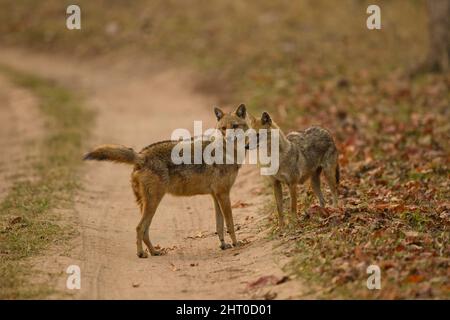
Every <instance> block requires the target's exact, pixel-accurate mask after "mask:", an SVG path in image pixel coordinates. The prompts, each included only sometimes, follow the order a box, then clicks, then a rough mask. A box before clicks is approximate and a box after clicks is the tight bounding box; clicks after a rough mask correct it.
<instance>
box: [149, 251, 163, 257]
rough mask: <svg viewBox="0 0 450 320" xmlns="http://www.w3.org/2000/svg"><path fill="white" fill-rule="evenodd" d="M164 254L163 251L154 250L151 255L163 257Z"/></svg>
mask: <svg viewBox="0 0 450 320" xmlns="http://www.w3.org/2000/svg"><path fill="white" fill-rule="evenodd" d="M163 254H164V252H163V251H161V250H153V251H152V252H151V255H152V256H162V255H163Z"/></svg>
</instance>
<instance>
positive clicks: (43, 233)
mask: <svg viewBox="0 0 450 320" xmlns="http://www.w3.org/2000/svg"><path fill="white" fill-rule="evenodd" d="M0 72H1V73H3V74H5V75H6V76H7V77H8V78H9V79H10V80H11V81H12V82H13V83H15V84H16V85H17V86H20V87H22V88H24V89H27V90H29V91H30V92H31V93H32V94H34V95H35V96H36V97H37V98H38V107H39V110H40V111H41V114H42V115H43V118H44V120H45V128H44V135H43V138H42V140H41V141H35V143H38V145H39V156H38V157H37V160H35V161H34V162H33V166H32V168H31V169H30V172H29V176H28V177H26V176H24V177H22V178H21V179H19V180H18V181H17V182H15V183H14V184H13V186H12V187H11V189H10V191H9V193H8V195H7V196H6V198H5V199H4V200H3V201H2V202H1V203H0V288H1V289H2V290H0V298H2V299H5V298H6V299H16V298H33V297H40V296H45V295H46V294H48V293H49V290H50V288H49V287H47V286H45V285H42V284H39V285H33V284H32V283H30V281H28V280H29V279H30V278H29V277H32V276H33V271H32V270H30V268H29V266H28V265H27V263H26V258H28V257H31V256H33V255H36V254H38V253H40V252H42V250H44V249H45V248H47V247H48V246H49V245H50V244H52V243H54V242H56V241H60V240H62V239H65V238H67V237H68V235H69V234H70V226H68V225H66V224H65V223H64V222H62V221H61V219H60V216H59V215H58V214H57V213H56V212H55V210H54V209H57V208H70V207H71V206H72V197H73V195H74V192H75V191H76V189H77V187H78V182H77V169H78V165H79V164H80V163H81V156H80V155H81V147H82V144H83V141H84V140H85V139H86V137H87V134H88V132H89V127H90V124H91V121H92V115H91V112H90V111H87V110H86V108H85V106H84V105H83V100H82V99H81V97H79V96H78V95H75V94H73V93H72V92H71V91H70V90H68V89H66V88H64V87H62V86H61V85H59V84H57V83H55V82H53V81H50V80H46V79H42V78H39V77H37V76H34V75H30V74H27V73H23V72H19V71H17V70H14V69H11V68H9V67H5V66H1V67H0ZM26 148H27V147H26V146H24V150H25V154H26V150H27V149H26Z"/></svg>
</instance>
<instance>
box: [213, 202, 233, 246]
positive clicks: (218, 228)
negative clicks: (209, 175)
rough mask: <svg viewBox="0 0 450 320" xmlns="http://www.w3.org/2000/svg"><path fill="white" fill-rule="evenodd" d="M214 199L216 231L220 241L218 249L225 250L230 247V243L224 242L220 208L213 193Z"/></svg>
mask: <svg viewBox="0 0 450 320" xmlns="http://www.w3.org/2000/svg"><path fill="white" fill-rule="evenodd" d="M213 200H214V210H215V212H216V232H217V236H218V237H219V241H220V249H222V250H225V249H229V248H231V244H229V243H226V242H225V239H224V230H223V214H222V211H221V210H220V205H219V202H218V201H217V198H216V196H214V195H213Z"/></svg>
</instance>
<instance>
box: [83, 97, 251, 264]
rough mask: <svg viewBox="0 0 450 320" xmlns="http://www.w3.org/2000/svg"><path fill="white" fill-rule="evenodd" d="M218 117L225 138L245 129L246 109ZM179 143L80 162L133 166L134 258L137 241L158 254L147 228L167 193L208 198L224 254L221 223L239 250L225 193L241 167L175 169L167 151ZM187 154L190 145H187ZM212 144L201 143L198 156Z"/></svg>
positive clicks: (113, 148) (107, 150) (96, 154)
mask: <svg viewBox="0 0 450 320" xmlns="http://www.w3.org/2000/svg"><path fill="white" fill-rule="evenodd" d="M214 112H215V115H216V117H217V129H218V130H219V131H221V132H222V134H223V139H226V138H227V136H226V135H227V132H228V131H227V130H229V129H242V130H243V131H246V130H247V129H248V125H247V122H246V121H245V118H246V108H245V105H243V104H241V105H240V106H239V107H238V108H237V109H236V110H235V111H234V112H232V113H224V112H223V111H222V110H220V109H219V108H215V109H214ZM178 143H179V141H172V140H169V141H160V142H156V143H153V144H151V145H149V146H147V147H145V148H144V149H142V150H141V151H140V152H136V151H134V150H133V149H131V148H128V147H125V146H120V145H101V146H99V147H97V148H95V149H94V150H93V151H91V152H89V153H87V154H86V155H85V157H84V159H85V160H106V161H114V162H120V163H126V164H130V165H133V166H134V168H133V171H132V173H131V186H132V189H133V192H134V194H135V196H136V200H137V203H138V204H139V207H140V209H141V213H142V218H141V220H140V222H139V224H138V226H137V227H136V239H137V255H138V257H140V258H146V257H148V255H147V253H146V252H145V251H144V249H143V246H142V242H144V244H145V245H146V246H147V248H148V250H149V252H150V254H151V255H153V256H154V255H160V251H158V250H156V249H155V248H154V247H153V245H152V243H151V241H150V237H149V227H150V224H151V222H152V219H153V216H154V215H155V212H156V209H157V208H158V205H159V203H160V201H161V199H162V198H163V196H164V195H165V194H166V193H170V194H173V195H176V196H193V195H199V194H210V195H211V196H212V198H213V201H214V208H215V215H216V231H217V235H218V236H219V240H220V248H221V249H227V248H230V247H231V245H230V244H228V243H226V242H225V240H224V219H225V222H226V225H227V230H228V233H229V234H230V238H231V241H232V244H233V246H238V245H240V242H238V241H237V239H236V235H235V231H234V223H233V216H232V210H231V202H230V190H231V187H232V186H233V184H234V181H235V180H236V176H237V174H238V171H239V168H240V166H241V165H240V164H239V163H236V162H234V163H233V164H225V163H224V164H217V163H213V164H207V163H206V162H205V161H201V163H200V164H189V163H188V164H186V163H181V164H175V163H174V161H173V159H172V150H173V148H174V147H175V146H176V145H177V144H178ZM190 143H191V144H192V148H190V149H191V150H192V152H193V151H194V149H195V148H194V142H193V140H191V142H190ZM210 143H213V142H211V141H203V142H202V151H203V150H204V149H205V148H206V147H207V146H208V145H209V144H210Z"/></svg>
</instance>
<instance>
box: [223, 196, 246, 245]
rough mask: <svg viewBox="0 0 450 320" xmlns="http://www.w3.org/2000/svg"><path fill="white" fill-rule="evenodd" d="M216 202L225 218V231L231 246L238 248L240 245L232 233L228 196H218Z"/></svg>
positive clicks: (232, 224)
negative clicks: (228, 235)
mask: <svg viewBox="0 0 450 320" xmlns="http://www.w3.org/2000/svg"><path fill="white" fill-rule="evenodd" d="M217 200H218V202H219V205H220V209H221V210H222V213H223V216H224V218H225V223H226V224H227V230H228V233H229V234H230V238H231V242H232V243H233V246H235V247H236V246H240V245H241V244H242V243H241V242H239V241H237V239H236V234H235V233H234V222H233V215H232V210H231V202H230V195H229V194H218V195H217Z"/></svg>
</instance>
